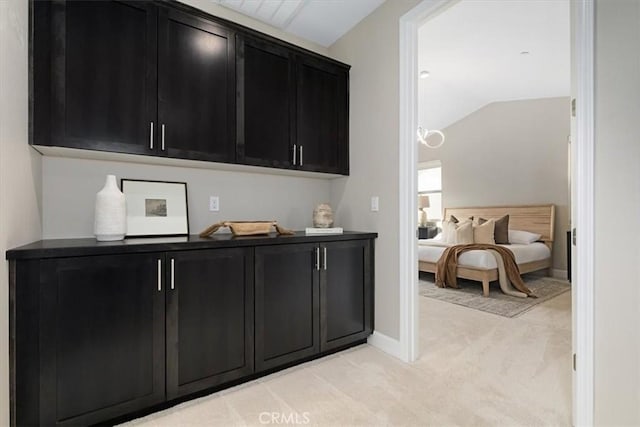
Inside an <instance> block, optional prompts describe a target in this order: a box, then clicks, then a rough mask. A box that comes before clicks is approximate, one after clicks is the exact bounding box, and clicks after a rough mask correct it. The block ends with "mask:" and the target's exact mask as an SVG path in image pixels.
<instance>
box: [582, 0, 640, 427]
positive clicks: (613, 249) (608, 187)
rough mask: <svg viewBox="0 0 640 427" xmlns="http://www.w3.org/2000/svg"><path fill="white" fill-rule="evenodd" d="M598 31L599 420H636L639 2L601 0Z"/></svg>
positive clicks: (639, 407) (639, 365) (639, 366)
mask: <svg viewBox="0 0 640 427" xmlns="http://www.w3.org/2000/svg"><path fill="white" fill-rule="evenodd" d="M595 34H596V38H595V58H596V63H595V70H594V71H595V79H596V81H595V83H596V87H595V117H596V119H595V131H596V133H595V205H596V212H595V227H596V229H595V245H596V251H595V263H594V267H595V350H596V355H595V408H594V409H595V424H596V425H599V426H613V425H616V426H623V425H627V426H632V425H633V426H638V425H640V327H639V326H640V221H638V219H640V131H639V130H638V129H639V128H638V126H639V125H640V123H639V119H640V2H639V1H637V0H618V1H614V2H612V1H609V0H607V1H604V0H597V1H596V32H595ZM585 232H589V230H584V231H583V230H580V229H579V230H578V244H580V233H585ZM578 262H579V260H578ZM579 360H580V359H579V356H578V363H580V362H579Z"/></svg>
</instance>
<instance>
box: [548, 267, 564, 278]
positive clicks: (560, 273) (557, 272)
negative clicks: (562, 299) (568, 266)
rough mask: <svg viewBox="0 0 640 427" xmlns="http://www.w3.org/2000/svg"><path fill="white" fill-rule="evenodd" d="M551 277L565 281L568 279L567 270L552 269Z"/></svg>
mask: <svg viewBox="0 0 640 427" xmlns="http://www.w3.org/2000/svg"><path fill="white" fill-rule="evenodd" d="M551 277H554V278H556V279H562V280H567V278H568V276H567V270H560V269H557V268H554V269H552V270H551Z"/></svg>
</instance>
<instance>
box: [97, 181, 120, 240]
mask: <svg viewBox="0 0 640 427" xmlns="http://www.w3.org/2000/svg"><path fill="white" fill-rule="evenodd" d="M126 232H127V208H126V203H125V198H124V194H122V192H121V191H120V189H119V188H118V185H117V183H116V176H115V175H107V180H106V182H105V183H104V188H102V190H100V191H99V192H98V193H97V194H96V208H95V223H94V229H93V233H94V234H95V236H96V240H98V241H101V242H109V241H114V240H122V239H124V235H125V234H126Z"/></svg>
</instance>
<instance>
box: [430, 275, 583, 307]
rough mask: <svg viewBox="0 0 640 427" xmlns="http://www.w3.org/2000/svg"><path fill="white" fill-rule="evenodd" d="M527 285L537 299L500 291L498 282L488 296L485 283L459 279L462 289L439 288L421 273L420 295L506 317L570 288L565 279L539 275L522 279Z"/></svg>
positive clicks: (526, 276) (525, 276) (493, 285)
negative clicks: (484, 288) (485, 295)
mask: <svg viewBox="0 0 640 427" xmlns="http://www.w3.org/2000/svg"><path fill="white" fill-rule="evenodd" d="M522 278H523V279H524V282H525V284H526V285H527V286H528V287H529V289H531V290H532V291H533V293H534V294H535V295H537V296H538V298H518V297H512V296H509V295H505V294H503V293H502V292H501V291H500V285H499V284H498V282H491V284H490V293H489V297H486V298H485V297H483V296H482V283H480V282H474V281H470V280H463V279H458V286H459V287H460V289H452V288H444V289H443V288H439V287H437V286H436V285H435V282H434V275H433V274H430V273H420V295H422V296H424V297H428V298H434V299H438V300H440V301H446V302H450V303H452V304H458V305H462V306H464V307H469V308H472V309H474V310H480V311H486V312H487V313H493V314H497V315H499V316H504V317H517V316H519V315H521V314H523V313H525V312H527V311H528V310H531V309H532V308H533V307H535V306H536V305H538V304H540V303H542V302H545V301H548V300H550V299H552V298H555V297H557V296H558V295H561V294H563V293H565V292H567V291H569V290H570V289H571V285H570V284H569V282H567V281H566V280H559V279H554V278H551V277H542V276H536V275H524V276H522Z"/></svg>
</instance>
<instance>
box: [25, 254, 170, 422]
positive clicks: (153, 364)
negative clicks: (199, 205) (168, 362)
mask: <svg viewBox="0 0 640 427" xmlns="http://www.w3.org/2000/svg"><path fill="white" fill-rule="evenodd" d="M162 259H163V255H162V254H141V255H133V256H127V255H109V256H100V257H79V258H61V259H53V260H46V261H43V262H42V264H41V267H40V268H41V270H40V271H41V285H40V290H39V298H38V299H39V305H40V311H39V312H40V319H39V322H40V328H39V334H38V336H39V338H38V340H39V347H40V348H39V356H40V357H39V363H38V364H39V368H40V396H41V399H40V401H39V408H38V409H39V419H38V420H37V423H38V424H40V425H56V424H57V425H86V424H93V423H96V422H99V421H102V420H107V419H110V418H113V417H116V416H119V415H122V414H126V413H129V412H133V411H136V410H139V409H142V408H145V407H148V406H151V405H153V404H155V403H159V402H162V401H163V400H164V398H165V395H164V319H165V318H164V315H165V310H164V294H163V292H162V290H161V288H162V282H163V277H162V275H160V276H158V268H157V265H158V263H161V262H162ZM159 289H160V290H159ZM33 314H34V315H36V313H33ZM17 326H18V327H19V326H20V325H17ZM19 332H20V329H18V333H19ZM20 360H21V359H20V358H19V359H18V360H17V365H18V367H19V366H20ZM18 372H20V371H18ZM34 403H35V402H34ZM25 409H26V408H25ZM18 415H23V414H18ZM33 421H36V420H33ZM18 424H20V423H18Z"/></svg>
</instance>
